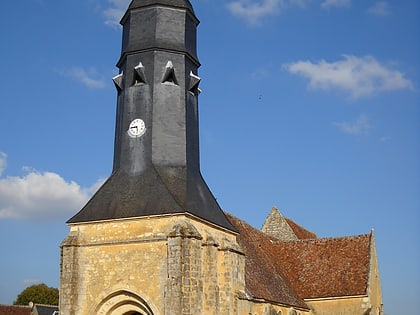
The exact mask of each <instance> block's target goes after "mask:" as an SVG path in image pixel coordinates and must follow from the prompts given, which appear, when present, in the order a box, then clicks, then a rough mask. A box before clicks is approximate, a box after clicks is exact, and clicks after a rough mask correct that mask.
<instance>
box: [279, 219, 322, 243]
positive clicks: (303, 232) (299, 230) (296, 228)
mask: <svg viewBox="0 0 420 315" xmlns="http://www.w3.org/2000/svg"><path fill="white" fill-rule="evenodd" d="M285 219H286V221H287V224H289V226H290V227H291V228H292V230H293V232H294V233H295V235H296V236H297V238H298V239H300V240H305V239H311V238H317V236H316V234H315V233H313V232H311V231H308V230H307V229H305V228H304V227H302V226H300V225H299V224H297V223H296V222H294V221H293V220H291V219H289V218H286V217H285Z"/></svg>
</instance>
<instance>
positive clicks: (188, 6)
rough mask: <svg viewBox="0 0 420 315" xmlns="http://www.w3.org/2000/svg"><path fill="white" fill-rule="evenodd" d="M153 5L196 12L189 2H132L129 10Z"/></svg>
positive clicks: (143, 0) (137, 0)
mask: <svg viewBox="0 0 420 315" xmlns="http://www.w3.org/2000/svg"><path fill="white" fill-rule="evenodd" d="M151 5H164V6H169V7H175V8H183V9H188V10H191V12H194V10H193V7H192V5H191V3H190V2H189V1H188V0H132V1H131V3H130V5H129V7H128V9H129V10H131V9H137V8H142V7H148V6H151Z"/></svg>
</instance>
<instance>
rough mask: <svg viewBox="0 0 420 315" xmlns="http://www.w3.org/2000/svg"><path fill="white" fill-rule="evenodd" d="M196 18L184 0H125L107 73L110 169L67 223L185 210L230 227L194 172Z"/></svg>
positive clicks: (196, 163)
mask: <svg viewBox="0 0 420 315" xmlns="http://www.w3.org/2000/svg"><path fill="white" fill-rule="evenodd" d="M198 23H199V21H198V19H197V17H196V16H195V14H194V11H193V8H192V6H191V4H190V2H189V1H188V0H153V1H152V0H133V1H132V2H131V4H130V5H129V8H128V10H127V12H126V14H125V15H124V17H123V18H122V20H121V24H122V25H123V40H122V52H121V57H120V59H119V61H118V63H117V66H118V68H119V75H117V76H116V77H114V78H113V80H114V83H115V86H116V89H117V91H118V100H117V116H116V128H115V145H114V165H113V172H112V175H111V176H110V178H109V179H108V180H107V181H106V182H105V184H104V185H103V186H102V187H101V188H100V189H99V191H98V192H97V193H96V194H95V195H94V196H93V197H92V199H91V200H90V201H89V202H88V203H87V205H86V206H85V207H84V208H83V209H82V210H81V211H80V212H79V213H78V214H76V215H75V216H74V217H72V218H71V219H70V220H69V221H68V223H70V224H71V223H80V222H89V221H98V220H109V219H120V218H128V217H140V216H151V215H162V214H173V213H188V214H190V215H192V216H196V217H198V218H201V219H203V220H206V221H209V222H211V223H214V224H216V225H219V226H221V227H224V228H227V229H233V227H232V226H231V224H230V223H229V221H228V220H227V219H226V217H225V215H224V213H223V212H222V211H221V209H220V207H219V205H218V204H217V202H216V200H215V198H214V197H213V195H212V193H211V191H210V190H209V188H208V186H207V185H206V183H205V182H204V180H203V178H202V176H201V172H200V163H199V159H200V158H199V134H198V101H197V99H198V94H199V92H200V89H199V87H198V85H199V83H200V78H199V77H198V75H197V69H198V67H199V66H200V63H199V61H198V58H197V51H196V28H197V25H198Z"/></svg>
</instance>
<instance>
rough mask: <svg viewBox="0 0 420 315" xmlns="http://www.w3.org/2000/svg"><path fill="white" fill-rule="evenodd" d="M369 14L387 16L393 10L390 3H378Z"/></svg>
mask: <svg viewBox="0 0 420 315" xmlns="http://www.w3.org/2000/svg"><path fill="white" fill-rule="evenodd" d="M368 13H370V14H373V15H378V16H386V15H389V14H391V9H390V7H389V4H388V2H386V1H378V2H375V4H374V5H373V6H371V7H370V8H369V9H368Z"/></svg>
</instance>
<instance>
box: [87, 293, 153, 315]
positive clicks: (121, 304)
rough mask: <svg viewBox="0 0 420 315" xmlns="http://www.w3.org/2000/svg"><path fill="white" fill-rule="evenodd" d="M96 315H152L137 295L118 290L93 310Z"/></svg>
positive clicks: (148, 307)
mask: <svg viewBox="0 0 420 315" xmlns="http://www.w3.org/2000/svg"><path fill="white" fill-rule="evenodd" d="M95 314H97V315H136V314H141V315H154V314H155V313H154V312H153V311H152V309H151V307H150V306H149V304H148V303H147V302H146V301H145V300H144V299H143V298H142V297H140V296H139V295H137V294H135V293H133V292H130V291H126V290H120V291H117V292H114V293H112V294H110V295H108V296H107V297H106V298H105V299H103V300H102V301H101V302H100V303H99V305H98V306H97V307H96V309H95Z"/></svg>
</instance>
